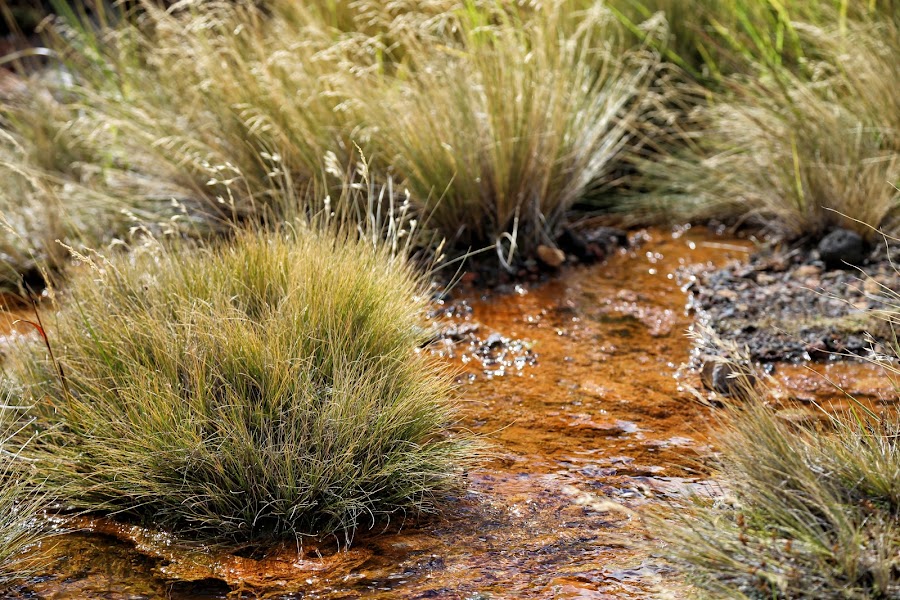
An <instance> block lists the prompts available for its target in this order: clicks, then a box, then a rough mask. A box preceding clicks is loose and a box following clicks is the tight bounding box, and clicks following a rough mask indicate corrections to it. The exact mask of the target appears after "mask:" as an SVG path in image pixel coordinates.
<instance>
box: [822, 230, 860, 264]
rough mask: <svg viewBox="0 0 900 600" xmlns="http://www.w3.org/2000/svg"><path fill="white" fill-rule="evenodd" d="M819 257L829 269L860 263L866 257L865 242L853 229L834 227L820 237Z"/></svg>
mask: <svg viewBox="0 0 900 600" xmlns="http://www.w3.org/2000/svg"><path fill="white" fill-rule="evenodd" d="M818 250H819V257H820V258H821V259H822V262H824V263H825V267H826V268H829V269H837V268H841V267H846V266H848V265H853V266H855V265H860V264H862V262H863V260H865V258H866V243H865V241H864V240H863V239H862V236H860V235H859V234H858V233H856V232H855V231H850V230H849V229H835V230H834V231H832V232H831V233H829V234H828V235H826V236H825V237H823V238H822V240H821V241H820V242H819V246H818Z"/></svg>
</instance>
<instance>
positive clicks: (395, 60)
mask: <svg viewBox="0 0 900 600" xmlns="http://www.w3.org/2000/svg"><path fill="white" fill-rule="evenodd" d="M573 6H574V5H573V4H572V3H563V2H552V3H546V4H544V5H538V6H535V7H529V8H520V7H517V6H515V5H505V4H503V3H497V2H491V1H479V2H476V1H457V2H450V1H448V0H444V1H443V2H437V1H436V2H428V3H412V4H410V5H408V6H407V5H394V4H391V5H389V6H387V5H382V4H380V3H366V2H359V3H356V2H354V3H345V2H339V3H331V4H323V3H312V4H308V3H295V2H270V3H265V4H264V5H263V6H259V5H258V4H257V3H252V2H249V1H237V2H194V3H179V4H178V5H176V6H175V7H172V8H170V9H168V10H163V9H161V8H160V7H159V6H157V5H156V4H155V3H153V2H142V3H140V10H135V12H133V14H131V16H130V17H129V18H125V15H123V14H120V13H117V12H115V11H114V10H113V9H109V10H110V11H112V12H104V11H100V13H101V14H100V15H99V16H97V15H95V16H93V17H90V18H89V17H88V16H86V15H84V14H78V13H77V11H74V10H73V9H72V8H71V7H70V5H69V4H68V3H58V4H57V7H58V10H59V12H60V13H61V15H62V17H61V18H60V19H59V20H57V21H56V22H55V23H54V25H53V26H52V27H49V28H48V29H47V43H48V45H49V46H50V47H51V48H53V49H54V51H55V52H56V53H57V54H58V56H59V61H60V64H61V65H62V68H61V69H60V70H59V76H57V77H46V76H44V77H43V78H42V77H40V76H39V75H35V76H32V78H31V79H30V81H29V86H28V92H27V93H26V96H25V97H24V98H21V99H19V100H18V101H7V102H4V103H3V105H2V107H0V114H2V116H3V118H4V119H5V123H7V124H8V127H9V129H10V131H11V133H10V135H11V136H12V138H13V140H14V144H15V146H16V149H17V151H16V152H14V153H13V154H12V156H11V158H10V162H11V164H12V166H13V167H14V168H15V169H17V170H20V171H22V172H24V173H26V174H27V176H28V177H30V178H33V179H36V180H38V181H39V182H40V189H41V190H46V191H42V192H41V194H46V195H47V196H48V197H52V196H56V197H58V198H60V199H61V200H62V201H63V204H62V205H61V207H62V208H65V209H68V210H71V211H77V210H78V207H79V206H80V205H81V204H82V200H81V198H82V197H85V198H88V199H91V200H97V199H102V200H103V201H106V202H107V203H108V206H109V212H110V213H111V214H115V215H116V218H115V219H113V218H108V219H102V220H101V221H100V222H101V223H102V224H103V228H102V230H101V228H100V227H97V228H95V231H94V232H92V233H93V234H92V235H86V236H85V237H87V238H93V239H95V240H103V239H104V238H109V237H110V234H109V232H110V231H112V232H116V233H121V231H122V230H123V229H127V227H129V226H134V224H135V223H134V222H135V221H140V220H144V217H148V218H147V219H146V220H147V221H150V222H151V223H152V222H153V215H158V218H157V219H156V223H159V222H164V223H165V226H164V228H165V229H169V230H172V231H176V232H177V231H184V230H185V229H187V230H192V229H200V230H209V229H216V226H217V224H221V223H223V222H234V221H256V222H259V221H266V222H270V223H277V222H278V221H279V220H282V219H284V218H291V217H292V216H293V215H295V214H297V213H304V212H309V211H310V208H309V206H307V204H306V203H307V202H308V201H310V199H312V198H321V197H324V196H325V195H326V194H327V193H328V191H329V190H328V186H330V185H338V186H340V185H341V184H342V182H341V181H340V180H337V181H335V180H333V179H328V178H323V175H322V173H323V172H324V171H325V170H326V165H325V164H324V163H325V157H333V159H336V160H337V162H338V163H340V164H344V165H353V164H355V162H356V161H357V160H358V159H359V158H360V154H362V155H363V156H365V157H368V159H369V160H370V163H371V167H372V168H373V169H376V170H377V171H378V172H379V173H380V174H381V175H382V178H384V177H387V176H388V175H390V176H391V177H393V178H394V179H396V180H397V181H398V183H399V184H400V185H405V186H407V187H408V188H409V189H410V191H411V192H412V198H413V203H414V205H415V207H416V208H417V210H418V211H419V218H420V221H421V222H425V221H427V222H428V223H429V225H431V226H432V227H434V228H435V229H436V230H437V231H438V233H439V234H440V236H442V237H446V238H448V239H449V240H450V241H451V242H454V243H456V249H457V250H459V251H460V252H465V251H466V250H467V249H468V248H469V247H471V246H478V247H480V246H487V245H491V244H495V243H497V241H498V240H500V239H503V240H504V242H503V243H504V244H505V246H504V247H505V248H506V252H505V255H506V256H507V257H510V256H511V255H512V254H514V253H515V252H516V251H521V252H525V253H528V252H531V251H533V249H534V247H535V246H536V245H537V244H539V243H548V244H552V243H553V241H554V238H555V236H556V235H557V234H558V232H559V229H560V225H561V223H562V222H563V218H564V214H565V212H566V210H567V209H569V208H570V207H571V206H572V204H573V203H575V202H576V201H578V200H580V199H581V198H583V197H584V196H585V195H586V194H587V193H589V192H590V191H591V190H592V189H593V188H594V187H596V186H598V185H604V184H608V183H609V181H608V180H609V173H610V170H611V165H613V164H614V163H615V162H616V160H617V158H618V157H619V155H620V154H621V152H622V151H623V149H624V147H625V146H626V145H627V144H628V143H629V139H630V136H631V134H632V133H633V132H632V130H633V128H634V127H636V124H637V120H638V115H639V111H640V109H641V100H642V97H643V94H644V92H645V90H646V87H647V85H648V81H649V79H650V74H651V72H652V71H653V69H654V59H653V57H652V56H650V55H648V54H646V53H643V52H641V51H639V50H634V51H632V50H624V49H622V48H621V45H620V44H618V43H616V39H617V35H618V34H617V33H616V28H615V27H612V26H611V25H610V18H609V14H608V13H607V12H606V11H604V10H602V9H599V8H597V9H592V10H586V11H581V10H576V8H574V7H573ZM36 105H40V106H41V110H34V106H36ZM350 174H351V175H352V173H350ZM323 180H324V181H323ZM286 189H290V190H291V193H285V190H286ZM298 190H299V191H300V192H301V193H299V194H298V193H296V192H297V191H298ZM63 191H65V193H63ZM163 198H165V199H167V202H162V203H160V202H159V200H160V199H163ZM36 202H37V203H39V202H40V199H38V200H37V201H36ZM84 203H85V204H86V205H88V206H91V204H90V203H89V202H86V201H85V202H84ZM123 209H124V211H125V212H124V214H125V215H126V217H128V218H125V219H121V218H120V216H121V215H122V214H123ZM340 209H341V207H335V210H340ZM131 217H137V218H136V219H131ZM83 220H84V219H79V218H73V219H70V221H71V222H72V223H73V224H74V225H77V224H79V223H80V222H82V221H83ZM145 224H146V223H145ZM158 228H159V227H158ZM24 233H26V235H23V236H22V237H27V233H30V232H24ZM67 237H71V236H67Z"/></svg>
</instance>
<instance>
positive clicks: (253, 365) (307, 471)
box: [6, 228, 474, 542]
mask: <svg viewBox="0 0 900 600" xmlns="http://www.w3.org/2000/svg"><path fill="white" fill-rule="evenodd" d="M427 298H428V294H427V290H426V289H425V288H424V279H423V276H422V275H421V274H420V273H419V272H417V271H415V270H414V269H413V267H412V266H411V265H410V264H409V263H408V262H407V260H406V259H405V258H404V256H403V254H402V252H398V253H397V254H393V253H392V252H391V251H390V249H389V248H387V247H385V246H384V245H381V244H379V245H378V246H377V247H373V245H372V243H371V241H370V240H365V239H362V240H361V239H359V237H358V235H357V234H355V233H352V234H346V235H343V234H341V235H334V234H326V233H316V232H315V231H314V230H311V229H307V228H298V229H296V230H294V231H288V230H283V231H282V232H281V233H280V234H277V235H255V234H239V235H238V236H237V239H236V240H234V242H233V243H231V244H221V245H214V246H209V247H205V248H201V249H195V250H193V251H183V252H181V253H174V252H171V251H169V250H167V249H165V248H163V247H161V246H159V245H157V244H155V243H149V244H148V245H147V246H145V247H144V248H143V249H140V250H139V249H136V250H134V251H133V252H132V253H131V255H129V256H128V257H120V258H119V259H111V260H103V259H100V258H95V259H94V260H93V261H91V263H90V269H85V271H84V272H82V273H81V274H80V275H79V276H78V277H75V278H74V279H73V281H72V282H71V287H70V290H69V293H68V294H67V298H66V306H65V307H64V308H63V309H62V310H61V311H60V312H59V313H58V315H56V317H55V321H56V322H55V325H53V326H52V327H50V326H49V324H48V323H46V322H45V325H47V326H48V327H47V329H46V335H47V340H48V344H43V343H33V344H31V345H27V344H26V345H23V346H21V347H17V348H16V352H15V353H12V354H11V355H10V357H9V358H8V360H7V365H6V371H7V372H6V375H7V381H6V385H7V386H10V389H12V390H14V392H15V394H17V396H18V397H20V398H21V400H20V403H21V405H22V406H23V413H24V417H23V419H24V422H23V424H22V430H21V435H24V436H31V435H33V434H36V435H35V439H34V440H32V443H31V444H30V445H28V446H27V448H26V449H25V450H24V451H23V452H22V457H23V459H24V460H25V461H27V462H28V464H29V465H30V466H31V468H32V469H34V472H35V473H37V475H36V477H39V478H40V479H41V480H42V481H44V483H45V485H46V486H47V488H48V490H49V491H50V492H51V493H53V494H54V495H55V496H57V497H61V498H63V499H64V500H65V502H66V503H68V504H69V505H71V506H73V507H77V508H80V509H86V510H90V511H97V512H101V513H107V514H113V515H116V516H118V517H120V518H126V519H137V520H139V521H141V522H143V523H146V524H150V525H152V526H159V527H168V528H173V529H175V530H176V531H178V532H180V533H184V534H186V535H189V536H192V537H196V538H199V539H203V540H207V541H210V540H213V541H223V542H227V541H247V540H272V539H284V538H287V539H293V538H295V537H298V536H301V535H313V534H318V535H322V534H329V533H335V534H338V535H341V536H346V537H345V538H344V539H345V540H346V541H347V542H349V540H350V538H352V535H353V531H354V530H355V529H356V528H358V527H365V528H369V527H372V526H373V525H374V524H375V523H382V524H383V523H385V522H388V521H391V520H397V521H403V520H404V519H406V518H413V517H415V516H417V515H420V514H423V513H429V512H432V511H435V510H436V509H437V506H438V502H439V500H440V499H441V498H442V497H444V496H445V495H446V494H447V493H448V492H451V491H453V490H455V489H457V487H458V485H459V482H460V479H459V476H460V474H461V472H462V471H463V470H464V469H465V468H466V465H468V464H470V462H471V461H472V459H473V452H474V449H473V445H472V443H471V438H470V437H468V436H467V435H465V434H463V433H453V432H451V431H450V428H451V427H452V426H453V424H454V410H455V409H454V406H453V403H452V399H451V388H452V381H451V379H452V377H451V375H450V374H449V373H448V372H446V371H445V370H444V369H443V368H441V367H439V366H438V365H436V364H435V363H433V362H432V359H431V358H430V357H429V355H428V354H427V353H421V352H418V351H417V347H418V346H419V345H421V344H422V343H423V342H424V341H425V340H426V339H427V337H428V331H427V329H426V328H425V327H424V326H423V319H424V314H423V313H424V309H425V306H426V304H427ZM51 350H52V353H51Z"/></svg>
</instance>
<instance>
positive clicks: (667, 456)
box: [19, 230, 883, 600]
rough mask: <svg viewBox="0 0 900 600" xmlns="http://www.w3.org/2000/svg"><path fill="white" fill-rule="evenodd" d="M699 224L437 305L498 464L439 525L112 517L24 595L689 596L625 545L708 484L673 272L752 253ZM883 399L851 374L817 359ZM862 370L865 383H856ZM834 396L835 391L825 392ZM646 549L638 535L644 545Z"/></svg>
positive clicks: (48, 546) (74, 540) (801, 376)
mask: <svg viewBox="0 0 900 600" xmlns="http://www.w3.org/2000/svg"><path fill="white" fill-rule="evenodd" d="M747 249H748V244H746V243H743V242H740V241H734V240H726V239H722V238H717V237H714V236H712V235H711V234H709V233H708V232H703V231H697V230H679V231H676V232H675V233H674V234H673V233H670V232H653V233H650V234H646V235H645V236H644V239H643V240H642V243H641V244H640V245H639V246H637V247H636V249H634V250H632V251H630V252H628V253H622V254H620V255H619V256H616V257H613V258H612V259H610V260H609V261H608V262H607V263H606V264H604V265H598V266H594V267H579V268H573V269H570V270H567V271H565V272H564V273H562V275H561V276H560V277H558V278H556V279H554V280H552V281H549V282H545V283H542V284H533V285H522V286H517V287H515V288H513V289H511V290H509V291H508V292H506V293H498V292H493V293H490V294H489V295H484V296H479V295H478V294H479V293H478V292H471V291H466V290H457V291H455V292H454V297H453V298H452V299H449V300H447V301H446V302H445V304H444V305H443V306H442V307H441V309H440V310H439V311H438V312H439V313H440V316H439V318H438V320H439V322H440V323H441V324H442V326H443V327H444V329H445V336H444V337H443V338H442V339H441V340H440V341H439V342H437V343H436V344H434V345H433V346H432V347H431V348H429V349H428V350H427V351H430V352H434V353H435V354H437V355H439V356H440V357H442V360H447V361H451V362H452V363H453V364H456V365H458V366H459V368H460V370H461V375H460V381H461V394H462V400H463V414H464V425H465V426H467V427H470V428H472V429H473V430H475V431H477V432H479V433H481V434H483V435H484V436H486V437H487V439H488V440H490V442H491V444H492V446H493V448H492V456H491V458H490V459H489V460H488V461H487V463H486V464H485V465H484V466H483V467H481V468H479V469H477V470H475V471H472V472H470V473H469V474H468V489H469V491H468V493H467V494H466V495H465V496H464V497H462V498H459V499H458V500H457V501H456V502H454V503H452V504H451V506H450V507H448V509H447V511H446V512H445V513H444V514H443V515H442V516H440V517H438V518H434V519H431V520H429V521H426V522H423V523H419V524H416V523H412V522H406V523H402V522H400V521H395V522H394V523H392V524H390V525H389V529H388V531H383V528H379V529H377V530H373V531H363V530H361V531H359V532H358V533H357V535H356V540H355V543H354V544H353V546H352V548H351V549H350V550H348V551H336V546H337V541H336V540H335V541H329V540H325V541H324V542H322V543H319V544H317V545H312V544H305V545H304V546H303V547H302V549H299V551H298V548H297V547H295V546H290V547H281V548H268V549H264V548H245V549H243V550H242V551H240V552H238V553H237V554H235V553H228V552H220V551H215V550H213V549H207V548H186V547H185V546H183V545H182V544H179V543H177V542H176V541H175V540H173V539H172V538H170V537H168V536H166V535H163V534H159V533H154V532H150V531H147V530H142V529H140V528H136V527H128V526H122V525H118V524H115V523H111V522H109V521H106V520H102V519H97V520H90V519H82V520H80V521H77V522H73V521H70V522H68V523H67V525H68V526H69V527H73V526H74V527H80V528H83V529H84V531H82V532H79V533H68V534H64V535H60V536H57V537H56V538H54V539H52V540H51V541H49V542H45V543H44V545H43V548H40V549H38V550H36V552H45V553H47V554H49V555H51V556H52V557H54V561H55V564H54V567H53V569H51V570H50V572H48V573H44V574H40V575H39V576H37V577H35V578H33V579H32V580H31V581H30V582H29V584H28V586H27V589H22V590H20V591H19V593H22V594H26V593H27V594H29V595H30V597H35V598H54V599H70V598H71V599H74V598H106V599H126V598H130V599H135V600H136V599H138V598H163V597H164V598H176V599H188V598H190V599H200V598H222V597H225V596H227V595H228V594H229V593H240V592H246V593H247V594H248V595H250V596H257V595H258V596H264V597H280V598H300V597H302V598H323V599H337V598H409V599H413V598H461V599H462V598H465V599H469V600H475V599H481V598H484V599H486V598H560V599H562V598H596V599H600V598H604V599H605V598H615V599H619V600H627V599H637V598H648V597H660V598H682V597H684V590H683V588H681V587H680V585H679V583H678V582H677V581H676V580H675V578H674V577H673V576H672V575H671V574H670V573H669V572H668V571H667V570H666V568H665V567H664V566H662V563H661V562H660V561H659V560H657V559H656V558H654V557H653V556H652V553H648V552H647V550H645V549H644V550H642V549H641V548H640V547H637V545H636V543H637V542H639V541H641V539H642V535H643V533H642V530H641V526H640V514H641V511H642V510H644V509H645V508H646V505H647V504H648V503H656V502H664V501H665V499H666V498H667V497H670V496H671V495H673V494H681V493H684V492H685V491H686V490H692V489H694V490H697V489H700V490H702V489H705V488H709V487H714V486H715V484H714V483H713V482H710V481H708V480H707V474H706V473H705V472H704V471H703V470H702V468H701V467H699V466H698V462H697V459H698V457H700V456H702V455H703V454H704V453H705V452H708V450H709V446H708V442H707V439H706V432H707V429H708V425H709V422H710V420H711V413H710V409H709V408H706V407H704V406H702V405H701V404H699V403H697V402H694V401H692V400H691V399H690V398H691V396H690V395H689V394H688V393H687V392H686V391H685V390H683V389H681V387H680V386H683V385H688V384H696V381H695V379H696V377H695V376H694V375H692V374H687V375H683V376H682V377H681V378H680V379H676V378H675V377H674V375H675V373H676V372H677V371H678V370H679V367H680V366H681V365H682V364H683V363H685V362H686V361H687V360H688V358H689V352H690V347H691V342H690V340H689V339H688V338H687V337H686V335H685V333H686V330H687V329H688V327H689V326H690V324H691V316H690V315H688V314H686V312H685V304H686V296H685V293H684V292H683V291H682V289H681V285H682V284H683V283H684V281H683V280H682V281H680V280H679V276H678V274H677V273H678V272H679V270H680V269H682V268H683V267H688V266H692V265H698V264H705V265H709V266H713V265H714V264H721V263H723V262H724V261H727V260H730V259H742V258H744V257H746V252H747ZM817 368H820V369H822V370H824V371H825V372H826V373H827V374H828V375H829V377H831V378H832V379H835V380H840V381H841V382H843V383H844V384H845V385H847V386H849V387H851V388H852V390H851V391H855V392H857V393H861V394H864V395H868V396H870V397H871V398H873V399H875V398H877V394H878V390H879V389H880V388H879V387H878V386H879V385H881V384H882V383H883V380H882V379H881V378H880V377H877V376H876V375H875V374H874V373H875V372H874V370H871V369H867V368H866V367H864V366H860V365H852V366H849V367H847V366H843V367H839V366H834V367H832V366H824V367H817ZM860 375H862V377H861V378H860V377H859V376H860ZM783 380H784V381H785V382H786V385H785V387H786V389H789V390H790V392H789V393H790V394H791V395H794V396H797V397H800V398H803V395H804V394H805V395H807V396H809V397H810V398H813V399H817V398H819V399H821V398H825V399H833V400H840V395H839V394H835V393H833V392H832V391H831V388H829V387H828V386H827V384H824V383H822V381H823V380H822V379H821V377H820V376H819V375H815V374H813V373H812V372H810V371H807V370H804V369H803V368H802V367H796V368H786V369H785V371H784V377H783ZM829 394H831V395H830V396H829ZM645 547H646V546H645Z"/></svg>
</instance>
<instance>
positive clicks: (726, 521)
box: [655, 398, 900, 600]
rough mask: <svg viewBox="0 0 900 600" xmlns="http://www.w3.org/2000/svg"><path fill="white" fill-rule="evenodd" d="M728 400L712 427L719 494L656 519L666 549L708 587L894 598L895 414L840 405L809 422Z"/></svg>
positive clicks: (753, 593)
mask: <svg viewBox="0 0 900 600" xmlns="http://www.w3.org/2000/svg"><path fill="white" fill-rule="evenodd" d="M728 410H729V414H728V415H727V417H725V421H726V426H725V427H724V431H722V432H720V434H719V435H718V436H717V445H718V446H719V448H720V449H721V452H722V454H721V463H720V465H719V466H720V467H721V472H720V475H719V476H720V477H721V479H722V480H723V486H724V488H725V490H726V496H725V497H724V498H719V499H717V500H715V501H714V502H713V501H709V500H707V499H703V498H698V499H696V500H695V502H694V503H693V504H687V505H681V506H677V507H674V511H673V514H674V515H675V516H672V515H666V516H665V517H664V519H663V518H661V519H660V520H658V521H656V524H655V525H656V526H655V530H656V531H655V533H656V534H657V535H658V536H659V537H661V538H662V539H664V540H665V541H666V542H667V547H666V549H665V553H666V554H667V556H668V558H670V559H671V560H672V561H673V562H674V563H675V564H676V565H677V566H679V567H680V568H681V570H682V571H683V572H684V573H685V575H686V576H687V577H688V578H690V579H691V580H692V581H693V582H694V583H695V584H696V585H697V586H698V587H699V588H700V589H701V590H704V591H705V592H707V593H708V594H709V597H711V598H758V599H760V600H762V599H765V598H810V599H813V598H816V599H823V600H824V599H839V598H840V599H849V598H872V599H874V598H885V599H886V598H896V597H898V594H900V555H898V553H897V549H898V548H900V461H898V456H900V422H898V420H897V416H896V414H891V415H886V416H884V417H883V418H880V419H872V418H870V417H864V418H863V417H860V416H859V415H857V414H852V415H851V414H847V415H843V416H840V417H836V418H834V419H832V420H831V425H832V426H833V431H828V432H816V431H814V430H808V429H803V428H801V429H798V426H797V425H793V424H790V423H788V422H786V421H784V420H782V419H781V418H779V417H778V416H777V415H776V413H775V411H774V410H773V409H772V408H770V407H767V406H765V405H763V404H762V402H761V399H760V398H754V399H753V400H752V401H751V402H750V403H749V404H746V405H744V406H741V407H734V406H732V407H730V408H729V409H728ZM670 508H672V507H670Z"/></svg>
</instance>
